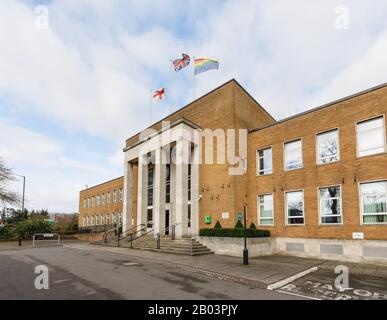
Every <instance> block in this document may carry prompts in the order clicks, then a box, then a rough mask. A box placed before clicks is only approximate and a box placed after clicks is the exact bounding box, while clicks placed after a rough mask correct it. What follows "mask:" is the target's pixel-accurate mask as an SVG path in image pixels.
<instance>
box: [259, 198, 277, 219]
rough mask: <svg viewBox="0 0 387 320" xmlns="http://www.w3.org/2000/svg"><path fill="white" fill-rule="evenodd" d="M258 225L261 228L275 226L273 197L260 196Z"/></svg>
mask: <svg viewBox="0 0 387 320" xmlns="http://www.w3.org/2000/svg"><path fill="white" fill-rule="evenodd" d="M258 223H259V225H261V226H273V225H274V206H273V195H272V194H265V195H260V196H258Z"/></svg>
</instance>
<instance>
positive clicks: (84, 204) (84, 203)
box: [83, 198, 86, 209]
mask: <svg viewBox="0 0 387 320" xmlns="http://www.w3.org/2000/svg"><path fill="white" fill-rule="evenodd" d="M85 208H86V198H85V199H83V209H85Z"/></svg>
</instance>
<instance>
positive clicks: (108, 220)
mask: <svg viewBox="0 0 387 320" xmlns="http://www.w3.org/2000/svg"><path fill="white" fill-rule="evenodd" d="M106 224H107V225H110V214H109V213H108V214H107V215H106Z"/></svg>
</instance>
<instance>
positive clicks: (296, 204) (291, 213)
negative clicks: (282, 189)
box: [285, 191, 305, 225]
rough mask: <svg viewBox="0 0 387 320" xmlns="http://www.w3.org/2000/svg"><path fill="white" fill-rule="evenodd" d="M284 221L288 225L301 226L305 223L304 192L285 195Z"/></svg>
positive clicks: (292, 192)
mask: <svg viewBox="0 0 387 320" xmlns="http://www.w3.org/2000/svg"><path fill="white" fill-rule="evenodd" d="M285 199H286V221H287V224H288V225H303V224H304V223H305V212H304V191H291V192H286V193H285Z"/></svg>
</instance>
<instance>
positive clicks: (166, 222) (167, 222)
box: [165, 210, 169, 234]
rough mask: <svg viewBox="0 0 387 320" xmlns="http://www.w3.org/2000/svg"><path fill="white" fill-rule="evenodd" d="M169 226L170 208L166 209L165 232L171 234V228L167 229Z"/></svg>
mask: <svg viewBox="0 0 387 320" xmlns="http://www.w3.org/2000/svg"><path fill="white" fill-rule="evenodd" d="M168 227H169V210H165V229H166V231H165V234H169V229H167V228H168Z"/></svg>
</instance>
